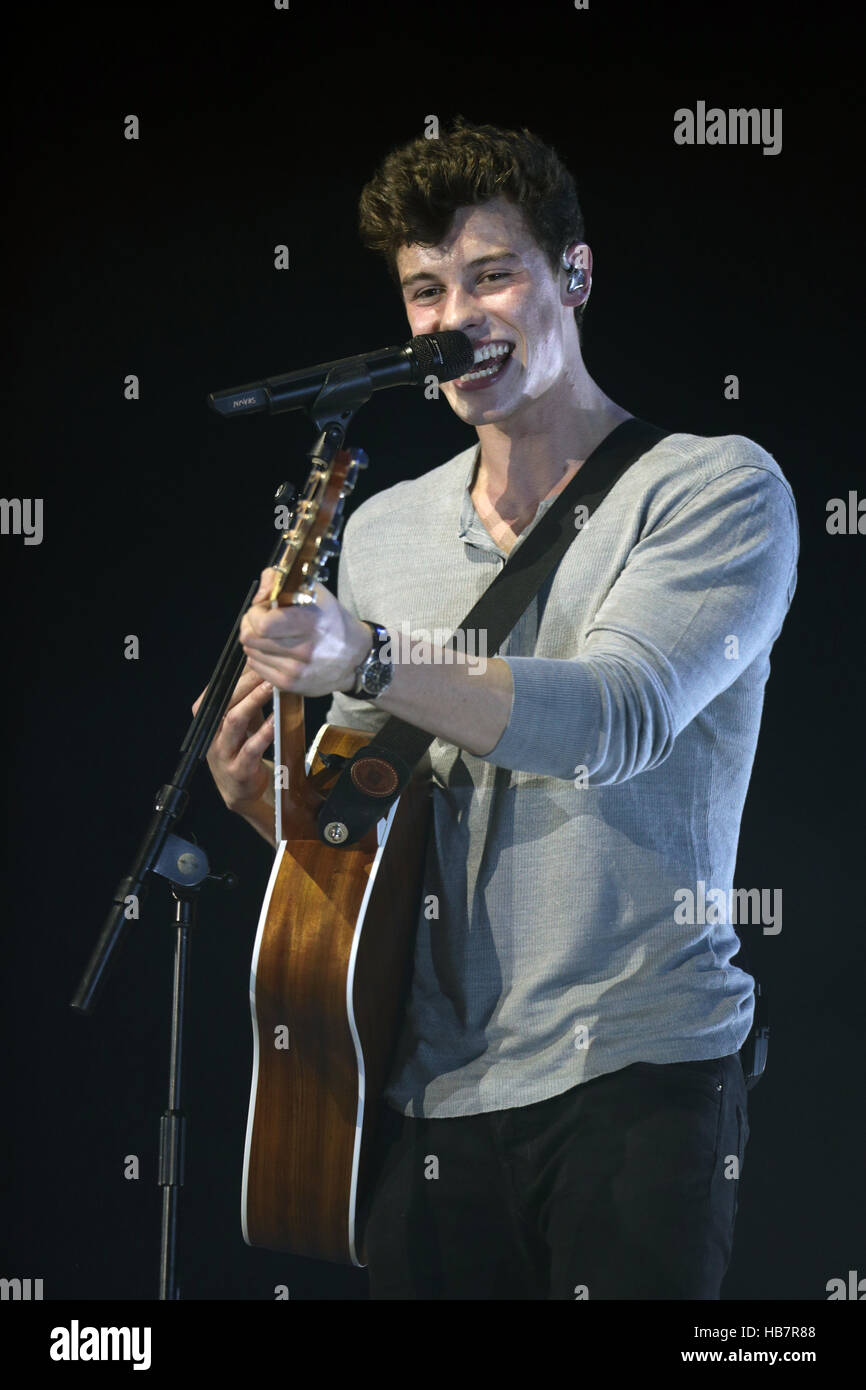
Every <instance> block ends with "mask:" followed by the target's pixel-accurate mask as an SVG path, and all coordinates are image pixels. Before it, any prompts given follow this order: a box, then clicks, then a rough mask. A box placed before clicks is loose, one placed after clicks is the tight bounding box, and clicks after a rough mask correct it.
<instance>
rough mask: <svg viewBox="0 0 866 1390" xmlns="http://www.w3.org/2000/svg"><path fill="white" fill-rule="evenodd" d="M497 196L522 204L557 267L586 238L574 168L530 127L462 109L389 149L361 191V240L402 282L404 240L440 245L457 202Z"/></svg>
mask: <svg viewBox="0 0 866 1390" xmlns="http://www.w3.org/2000/svg"><path fill="white" fill-rule="evenodd" d="M496 197H504V198H507V199H508V201H509V202H511V203H514V204H515V206H516V207H518V208H520V210H521V212H522V214H523V217H524V219H525V221H526V224H527V226H528V228H529V230H530V232H531V234H532V236H533V237H534V239H535V241H536V242H537V243H538V245H539V246H540V247H541V249H542V250H543V251H544V253H545V255H546V256H547V259H548V261H549V262H550V265H551V266H552V268H553V272H554V274H557V273H558V270H559V266H560V257H561V256H562V253H563V251H564V250H565V248H566V246H568V244H569V243H570V242H572V241H583V240H584V224H583V214H582V212H581V210H580V204H579V203H578V200H577V189H576V187H575V183H574V179H573V178H572V176H571V174H570V173H569V171H568V170H567V169H566V167H565V165H564V164H563V163H562V160H561V159H560V158H559V155H558V154H557V153H556V151H555V150H554V149H552V148H551V146H549V145H546V144H544V143H543V141H541V140H540V139H539V138H538V136H536V135H533V134H532V132H531V131H529V130H526V129H524V130H523V131H515V130H503V129H501V128H500V127H499V126H493V125H472V124H470V123H469V122H468V121H466V120H464V118H463V117H462V116H456V117H455V119H454V121H453V123H452V124H451V126H450V128H449V129H448V130H447V131H446V132H445V133H444V134H440V135H439V136H438V137H437V138H434V139H428V138H426V137H425V136H419V137H418V138H417V139H415V140H410V141H409V142H408V144H405V145H402V146H400V148H398V149H395V150H392V151H391V153H390V154H389V155H387V156H386V157H385V159H384V160H383V161H382V164H381V165H380V167H379V169H378V170H377V171H376V173H375V175H374V177H373V178H372V179H371V180H370V182H369V183H368V184H366V185H365V187H364V189H363V191H362V193H361V197H360V201H359V204H358V212H359V218H360V234H361V241H362V242H363V244H364V245H365V246H366V247H368V249H369V250H371V251H379V252H381V253H382V254H383V255H384V257H385V260H386V262H387V265H388V269H389V271H390V273H391V276H392V278H393V279H394V281H395V282H396V284H397V285H398V287H399V283H400V282H399V275H398V271H397V252H398V250H399V249H400V247H401V246H408V245H410V244H412V243H417V244H418V245H421V246H438V245H439V244H440V242H442V241H443V240H444V239H445V237H446V235H447V233H448V230H449V228H450V226H451V223H452V221H453V218H454V214H455V212H456V211H457V209H458V208H462V207H469V206H471V205H473V204H477V203H486V202H488V201H489V200H490V199H491V198H496ZM583 310H584V305H582V304H581V305H579V306H578V307H577V308H576V309H575V311H574V313H575V319H576V320H577V327H578V334H580V330H581V327H582V320H583Z"/></svg>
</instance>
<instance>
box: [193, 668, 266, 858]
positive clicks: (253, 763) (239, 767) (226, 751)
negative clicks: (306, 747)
mask: <svg viewBox="0 0 866 1390" xmlns="http://www.w3.org/2000/svg"><path fill="white" fill-rule="evenodd" d="M204 695H205V692H204V691H202V693H201V695H199V697H198V699H197V700H196V702H195V704H194V705H193V707H192V712H193V714H195V713H196V712H197V711H198V707H199V705H200V704H201V702H202V700H203V699H204ZM272 696H273V687H272V686H271V685H270V684H269V683H268V682H267V681H263V680H262V678H261V676H259V675H258V674H257V673H256V672H255V671H254V670H253V669H252V667H250V666H248V667H247V668H246V670H245V671H244V672H243V674H242V676H241V678H240V680H239V681H238V683H237V685H236V686H235V688H234V691H233V693H232V697H231V700H230V701H229V705H228V709H227V710H226V712H225V714H224V715H223V719H222V723H221V724H220V727H219V729H218V730H217V733H216V735H215V736H214V739H213V742H212V743H211V746H210V749H209V750H208V755H207V761H208V766H209V768H210V770H211V773H212V774H213V779H214V781H215V782H216V785H217V790H218V791H219V794H220V796H221V797H222V799H223V801H224V802H225V804H226V806H227V807H228V808H229V810H230V811H235V812H236V813H237V815H239V816H242V817H243V819H244V820H245V821H247V822H248V823H249V824H250V825H251V826H252V827H253V829H254V830H257V831H258V832H259V834H260V835H261V836H262V837H263V838H264V839H265V840H267V842H268V844H269V845H271V846H272V847H275V838H274V765H273V763H271V762H268V761H267V760H266V759H265V757H264V754H265V752H266V750H267V749H268V748H269V747H270V745H271V744H272V743H273V740H274V719H273V715H272V714H271V715H269V716H268V717H267V718H265V717H264V714H263V710H264V706H265V705H266V704H267V703H268V701H269V700H270V699H271V698H272Z"/></svg>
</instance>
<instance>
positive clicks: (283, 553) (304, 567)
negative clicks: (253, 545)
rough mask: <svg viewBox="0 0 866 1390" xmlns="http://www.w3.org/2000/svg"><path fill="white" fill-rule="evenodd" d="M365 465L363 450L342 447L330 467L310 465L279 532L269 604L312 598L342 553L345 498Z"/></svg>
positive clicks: (295, 601)
mask: <svg viewBox="0 0 866 1390" xmlns="http://www.w3.org/2000/svg"><path fill="white" fill-rule="evenodd" d="M366 467H367V455H366V454H365V453H364V450H363V449H340V450H339V451H338V452H337V453H336V454H335V456H334V461H333V463H332V464H331V465H330V466H329V467H328V466H327V465H324V464H322V463H319V462H318V461H317V462H315V463H314V464H313V467H312V468H311V469H310V473H309V476H308V478H307V481H306V484H305V485H304V490H303V492H302V493H300V494H299V496H298V498H297V500H296V501H295V504H294V507H293V509H292V514H291V517H290V519H289V524H288V526H287V527H286V530H285V531H284V533H283V539H282V543H281V546H280V551H279V554H278V555H277V559H276V561H275V563H274V569H275V570H276V575H275V578H274V584H273V588H272V589H271V593H270V602H271V604H274V603H278V604H279V605H280V606H281V607H285V606H286V605H287V604H289V603H313V602H314V600H315V592H316V584H317V583H323V582H324V581H325V580H327V579H328V577H329V576H328V562H329V561H330V560H333V559H334V558H335V557H336V556H337V555H339V553H340V531H341V529H342V525H343V520H344V518H343V503H344V500H345V498H346V497H348V496H349V494H350V493H351V492H352V490H353V488H354V486H355V483H356V481H357V477H358V473H359V471H360V469H362V468H366Z"/></svg>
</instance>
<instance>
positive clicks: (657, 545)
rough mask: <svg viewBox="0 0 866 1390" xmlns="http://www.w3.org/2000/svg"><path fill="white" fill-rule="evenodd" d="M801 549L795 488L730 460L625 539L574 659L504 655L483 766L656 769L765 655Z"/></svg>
mask: <svg viewBox="0 0 866 1390" xmlns="http://www.w3.org/2000/svg"><path fill="white" fill-rule="evenodd" d="M575 544H577V545H579V544H580V539H579V538H578V540H577V541H576V542H575ZM798 547H799V537H798V528H797V516H796V511H795V508H794V504H793V501H792V498H791V494H790V492H789V490H788V488H787V486H786V485H785V483H784V482H783V481H781V480H780V479H779V478H778V477H777V476H776V475H775V474H774V473H772V472H770V471H769V470H767V469H765V468H757V467H738V468H735V469H731V470H729V471H727V472H725V473H724V474H723V475H722V476H720V477H717V478H715V479H713V480H711V481H710V482H707V483H705V484H704V485H703V486H702V487H700V488H699V490H697V491H696V492H695V493H694V494H693V495H692V496H690V497H689V498H688V499H687V500H686V501H684V502H683V503H682V504H681V505H680V506H679V508H678V509H677V510H675V511H674V512H673V514H672V515H671V516H669V517H668V518H667V519H666V520H665V521H664V522H663V523H661V524H660V525H658V526H657V527H656V528H655V529H654V530H652V531H650V532H649V533H647V534H645V535H644V536H643V537H642V538H641V539H640V540H639V541H638V542H637V544H636V545H635V546H634V547H633V548H632V550H631V552H630V553H629V556H628V559H627V561H626V564H625V565H624V567H623V569H622V571H621V572H620V574H619V576H618V578H617V579H616V581H615V583H614V584H613V585H612V587H611V588H610V590H609V592H608V594H607V596H606V597H605V599H604V602H603V603H602V604H601V607H600V608H599V610H598V612H597V613H596V615H595V618H594V620H593V622H592V623H591V624H590V626H589V627H588V628H587V629H586V631H585V633H584V640H583V642H582V644H581V649H580V651H579V654H578V655H577V656H575V657H573V658H571V659H550V658H545V657H535V656H528V657H524V656H506V657H505V658H504V660H505V661H507V663H508V665H509V666H510V668H511V673H512V677H513V680H514V698H513V701H512V707H511V715H510V718H509V722H508V724H507V726H506V728H505V731H504V732H503V734H502V737H501V738H500V739H499V742H498V743H497V744H496V746H495V748H493V749H492V750H491V751H490V752H489V753H487V754H485V756H484V761H486V762H489V763H493V764H494V765H496V766H498V767H506V768H511V769H514V770H516V771H521V772H528V773H536V774H539V775H543V776H550V777H559V778H573V777H574V772H575V768H576V767H578V766H582V767H585V768H586V770H587V774H588V777H589V778H590V780H591V781H592V783H593V784H595V785H606V784H611V783H617V782H624V781H626V780H627V779H628V778H630V777H634V776H635V775H636V774H638V773H640V772H644V771H645V770H647V769H650V768H654V767H657V766H658V765H659V764H660V763H661V762H663V761H664V760H665V758H667V757H668V756H669V754H670V752H671V750H672V748H673V746H674V741H675V739H676V738H677V736H678V734H679V733H680V731H681V730H682V729H683V728H684V727H685V726H686V725H687V724H689V723H690V721H691V720H693V719H694V718H695V717H696V715H698V714H699V713H700V711H701V710H703V709H704V708H705V707H706V706H707V705H708V704H709V703H710V702H711V701H712V700H714V699H715V698H716V697H717V696H718V695H719V694H720V693H721V692H722V691H724V690H726V689H727V688H728V686H730V685H732V684H733V682H734V681H736V680H737V679H738V678H739V677H740V676H741V675H742V674H743V672H744V671H745V670H746V669H747V668H748V667H749V666H750V665H751V663H752V662H753V661H756V660H758V659H760V658H761V656H762V654H763V655H764V656H766V655H767V654H768V653H769V650H770V648H771V647H772V645H773V643H774V641H775V639H776V637H777V636H778V634H779V632H780V630H781V627H782V623H783V621H784V618H785V615H786V613H787V611H788V608H789V606H790V603H791V600H792V598H793V594H794V588H795V585H796V565H797V556H798Z"/></svg>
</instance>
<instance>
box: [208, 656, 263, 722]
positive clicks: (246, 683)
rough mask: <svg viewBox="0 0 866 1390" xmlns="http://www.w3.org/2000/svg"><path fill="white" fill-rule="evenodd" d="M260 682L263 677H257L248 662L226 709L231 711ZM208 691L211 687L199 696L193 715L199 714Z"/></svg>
mask: <svg viewBox="0 0 866 1390" xmlns="http://www.w3.org/2000/svg"><path fill="white" fill-rule="evenodd" d="M260 681H261V676H259V675H257V674H256V672H255V671H254V670H253V668H252V667H251V666H250V663H249V662H247V663H246V665H245V667H244V669H243V672H242V674H241V676H240V678H239V679H238V683H237V685H236V686H235V688H234V690H233V691H232V694H231V698H230V700H229V703H228V705H227V706H226V708H227V709H231V707H232V705H236V704H237V702H238V700H242V699H243V698H244V696H245V695H247V694H248V693H249V692H250V690H252V689H254V687H255V686H257V685H258V684H259V682H260ZM208 689H209V687H208V686H205V688H204V690H203V691H202V692H201V694H200V695H199V697H198V699H197V700H196V702H195V704H194V705H193V707H192V712H193V714H197V713H198V708H199V705H200V704H201V702H202V700H203V699H204V697H205V695H206V694H207V692H208Z"/></svg>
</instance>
